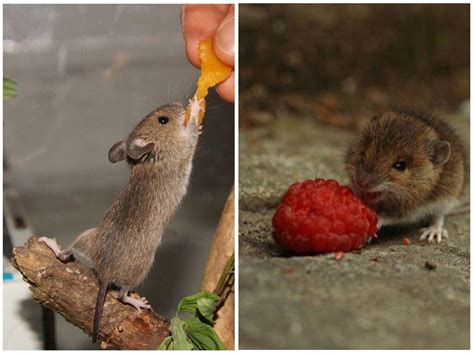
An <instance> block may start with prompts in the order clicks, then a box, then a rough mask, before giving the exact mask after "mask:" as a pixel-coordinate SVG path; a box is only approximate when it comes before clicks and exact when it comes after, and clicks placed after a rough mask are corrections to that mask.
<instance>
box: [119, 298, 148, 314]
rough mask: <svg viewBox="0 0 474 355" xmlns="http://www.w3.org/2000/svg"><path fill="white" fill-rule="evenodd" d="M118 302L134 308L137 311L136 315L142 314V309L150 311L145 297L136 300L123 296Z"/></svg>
mask: <svg viewBox="0 0 474 355" xmlns="http://www.w3.org/2000/svg"><path fill="white" fill-rule="evenodd" d="M120 300H121V301H122V302H123V303H125V304H129V305H131V306H133V307H135V308H136V309H137V312H138V314H140V313H141V312H142V309H151V306H150V303H149V302H148V300H147V299H146V298H145V297H142V298H140V299H136V298H133V297H130V296H126V295H125V296H123V297H122V298H121V299H120Z"/></svg>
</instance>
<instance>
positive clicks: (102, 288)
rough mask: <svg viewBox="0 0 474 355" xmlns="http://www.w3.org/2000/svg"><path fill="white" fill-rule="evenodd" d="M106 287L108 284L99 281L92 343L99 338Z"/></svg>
mask: <svg viewBox="0 0 474 355" xmlns="http://www.w3.org/2000/svg"><path fill="white" fill-rule="evenodd" d="M108 287H109V283H108V282H105V281H100V280H99V293H98V294H97V302H96V304H95V314H94V328H93V331H92V342H93V343H95V342H96V341H97V337H98V336H99V326H100V318H102V311H103V310H104V303H105V296H106V295H107V288H108Z"/></svg>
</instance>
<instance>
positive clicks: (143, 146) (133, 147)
mask: <svg viewBox="0 0 474 355" xmlns="http://www.w3.org/2000/svg"><path fill="white" fill-rule="evenodd" d="M153 147H154V144H153V143H148V142H147V141H146V140H145V139H143V138H134V139H133V140H132V141H131V142H130V144H129V145H128V149H127V154H128V156H129V157H130V158H133V159H139V158H140V157H141V156H142V155H143V154H147V153H150V152H151V150H152V149H153Z"/></svg>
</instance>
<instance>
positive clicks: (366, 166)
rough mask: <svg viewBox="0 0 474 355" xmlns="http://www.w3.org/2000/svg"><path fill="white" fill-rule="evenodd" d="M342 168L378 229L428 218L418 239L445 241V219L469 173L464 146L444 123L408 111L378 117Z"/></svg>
mask: <svg viewBox="0 0 474 355" xmlns="http://www.w3.org/2000/svg"><path fill="white" fill-rule="evenodd" d="M345 163H346V170H347V173H348V175H349V178H350V179H351V182H352V185H353V188H354V192H355V193H356V194H357V195H358V196H359V197H360V198H361V199H362V201H364V202H365V203H366V204H367V205H368V206H369V207H371V208H373V209H374V210H375V211H376V213H377V215H378V218H379V222H378V227H379V228H380V227H382V226H385V225H392V224H411V223H417V222H420V221H422V220H424V219H428V218H430V219H431V224H430V226H429V227H427V228H423V229H422V230H421V232H422V234H421V237H420V240H425V239H427V240H428V242H429V243H431V242H433V241H434V240H436V242H438V243H439V242H441V240H442V238H443V237H445V238H446V237H447V236H448V233H447V231H446V229H445V228H444V227H443V224H444V217H445V216H446V215H447V214H449V213H450V212H452V211H453V210H454V209H455V208H456V207H458V206H459V204H460V201H459V197H460V195H461V192H462V190H463V188H464V185H465V183H466V172H467V158H466V153H465V148H464V145H463V144H462V142H461V139H460V138H459V137H458V135H457V134H456V132H455V131H454V129H453V128H452V127H451V126H450V125H449V124H448V123H446V122H445V121H443V120H441V119H439V118H436V117H432V116H428V115H424V114H420V113H414V112H408V111H388V112H385V113H382V114H380V115H377V116H375V117H374V118H372V120H371V121H370V122H369V123H368V124H367V126H366V127H365V128H364V129H363V130H362V132H361V133H360V134H359V135H358V136H357V137H356V139H355V141H354V142H353V143H352V144H351V145H350V147H349V149H348V150H347V153H346V159H345Z"/></svg>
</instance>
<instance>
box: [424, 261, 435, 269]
mask: <svg viewBox="0 0 474 355" xmlns="http://www.w3.org/2000/svg"><path fill="white" fill-rule="evenodd" d="M425 267H426V268H427V269H428V270H434V269H436V264H433V263H432V262H430V261H427V262H425Z"/></svg>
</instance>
